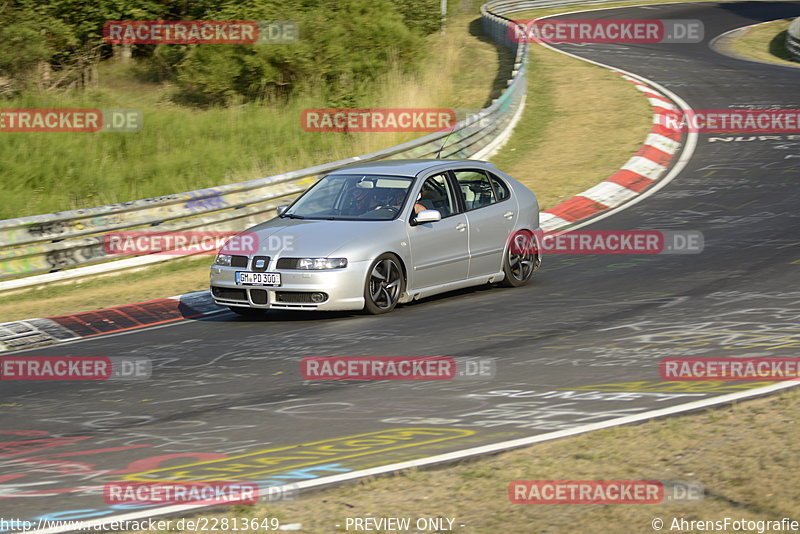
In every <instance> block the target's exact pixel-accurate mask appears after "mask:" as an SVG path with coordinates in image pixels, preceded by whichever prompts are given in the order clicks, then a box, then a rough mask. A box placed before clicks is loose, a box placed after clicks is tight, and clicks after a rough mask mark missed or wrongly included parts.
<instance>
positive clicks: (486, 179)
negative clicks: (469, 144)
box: [452, 169, 517, 277]
mask: <svg viewBox="0 0 800 534" xmlns="http://www.w3.org/2000/svg"><path fill="white" fill-rule="evenodd" d="M452 172H453V175H454V176H455V179H456V182H457V183H458V186H459V189H460V192H461V195H462V198H463V202H464V206H465V209H466V216H467V223H468V224H469V251H470V261H469V271H468V276H469V277H473V276H480V275H487V274H493V273H497V272H498V271H500V270H501V269H502V262H503V251H504V250H505V245H506V241H507V240H508V237H509V236H510V235H511V232H512V231H513V230H514V224H515V222H516V218H517V209H516V204H515V202H514V200H513V199H512V198H511V193H510V189H509V188H508V186H507V185H506V184H505V183H504V182H503V181H502V180H500V179H499V178H498V177H496V176H494V175H493V174H491V173H489V172H487V171H484V170H482V169H456V170H454V171H452Z"/></svg>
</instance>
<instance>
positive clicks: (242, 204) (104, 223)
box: [0, 6, 527, 291]
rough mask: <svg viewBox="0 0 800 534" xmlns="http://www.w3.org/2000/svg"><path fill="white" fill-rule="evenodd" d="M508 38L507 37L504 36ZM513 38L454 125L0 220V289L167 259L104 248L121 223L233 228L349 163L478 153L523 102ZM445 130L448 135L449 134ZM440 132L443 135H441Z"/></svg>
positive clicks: (128, 226) (492, 18)
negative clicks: (484, 103)
mask: <svg viewBox="0 0 800 534" xmlns="http://www.w3.org/2000/svg"><path fill="white" fill-rule="evenodd" d="M481 15H482V19H483V21H482V24H483V27H484V28H485V29H486V30H487V33H489V35H491V36H493V37H495V36H496V37H497V38H498V39H500V40H501V41H500V42H505V41H503V40H502V36H504V35H505V36H508V35H509V30H508V25H509V24H510V21H508V20H507V19H505V18H503V17H502V16H498V15H496V14H494V13H493V12H492V11H491V8H488V7H487V6H483V7H482V8H481ZM505 44H508V45H511V44H513V43H509V42H505ZM513 46H516V56H515V63H514V67H513V70H512V73H511V77H510V78H509V80H508V81H507V85H508V86H507V88H506V89H505V90H504V91H503V93H502V94H501V95H500V96H499V97H498V98H497V99H495V100H494V101H493V103H492V104H491V105H490V106H489V107H487V108H484V109H482V110H481V111H479V112H478V113H476V114H474V115H472V116H470V117H467V118H466V119H464V120H462V121H460V122H458V123H457V124H456V126H455V128H454V129H453V130H452V133H451V131H450V130H448V131H440V132H435V133H432V134H429V135H426V136H424V137H421V138H418V139H415V140H412V141H409V142H406V143H403V144H400V145H397V146H393V147H390V148H386V149H383V150H379V151H376V152H372V153H370V154H364V155H361V156H355V157H352V158H347V159H344V160H339V161H335V162H332V163H326V164H323V165H316V166H314V167H309V168H306V169H301V170H297V171H292V172H287V173H283V174H278V175H275V176H268V177H266V178H259V179H256V180H250V181H247V182H240V183H234V184H227V185H221V186H218V187H212V188H208V189H201V190H198V191H190V192H186V193H177V194H173V195H166V196H162V197H158V198H148V199H144V200H135V201H131V202H122V203H118V204H111V205H108V206H100V207H96V208H87V209H80V210H72V211H64V212H57V213H50V214H47V215H34V216H30V217H21V218H16V219H8V220H4V221H0V291H8V290H13V289H20V288H24V287H29V286H34V285H41V284H45V283H49V282H54V281H58V280H64V279H70V278H79V277H82V276H88V275H94V274H99V273H102V272H111V271H117V270H122V269H128V268H133V267H137V266H144V265H147V264H150V263H155V262H161V261H166V260H169V259H172V258H174V257H175V256H168V255H160V254H159V255H148V256H140V257H130V256H128V257H122V256H116V255H115V256H111V255H109V254H108V253H107V252H106V250H104V247H103V241H104V236H105V235H106V234H108V233H109V232H114V231H122V230H145V229H150V228H154V227H157V228H154V229H156V230H158V231H159V232H164V231H179V230H191V229H193V228H199V227H202V228H203V229H204V230H214V231H230V232H237V231H241V230H244V229H245V228H247V227H249V226H252V225H253V224H256V223H257V222H260V221H263V220H265V219H267V218H269V217H271V216H274V214H275V208H276V207H277V206H278V205H280V204H284V203H286V202H287V200H289V199H290V198H292V197H293V196H295V195H297V194H298V193H300V192H302V191H304V190H305V189H306V188H307V187H308V186H309V185H310V184H311V183H313V181H314V179H315V177H317V176H319V175H322V174H325V173H327V172H330V171H332V170H334V169H339V168H341V167H344V166H346V165H349V164H353V163H357V162H364V161H373V160H379V159H387V158H424V157H431V156H433V155H434V154H435V153H436V152H437V151H438V150H439V149H440V148H441V146H442V144H443V142H444V143H446V145H445V147H444V148H443V149H442V151H441V157H443V158H453V157H455V158H475V159H484V158H486V157H488V155H490V154H491V153H492V152H493V151H495V150H497V149H498V148H499V146H500V145H501V144H502V143H503V142H504V140H505V139H506V138H507V137H508V135H509V134H510V130H511V129H512V128H513V126H514V123H515V122H516V120H518V119H519V116H520V115H521V112H522V109H523V107H524V103H525V94H526V88H527V87H526V82H527V77H526V74H527V69H526V66H525V61H526V59H527V45H525V44H513ZM448 136H449V137H448ZM445 138H447V139H446V140H445Z"/></svg>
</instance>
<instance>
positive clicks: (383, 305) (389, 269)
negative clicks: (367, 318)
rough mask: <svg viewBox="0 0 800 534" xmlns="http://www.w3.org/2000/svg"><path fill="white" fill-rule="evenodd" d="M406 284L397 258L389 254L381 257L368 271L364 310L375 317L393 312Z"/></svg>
mask: <svg viewBox="0 0 800 534" xmlns="http://www.w3.org/2000/svg"><path fill="white" fill-rule="evenodd" d="M405 284H406V280H405V276H404V275H403V269H402V268H401V267H400V260H399V259H398V258H397V256H395V255H394V254H389V253H387V254H382V255H380V256H379V257H378V258H377V259H376V260H375V261H374V262H372V265H371V266H370V268H369V271H367V280H366V283H365V285H364V309H365V310H366V311H367V312H369V313H371V314H373V315H378V314H381V313H388V312H390V311H392V310H393V309H394V308H395V306H397V303H398V301H399V300H400V296H401V295H402V294H403V291H404V290H405Z"/></svg>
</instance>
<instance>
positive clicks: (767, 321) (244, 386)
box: [0, 2, 800, 520]
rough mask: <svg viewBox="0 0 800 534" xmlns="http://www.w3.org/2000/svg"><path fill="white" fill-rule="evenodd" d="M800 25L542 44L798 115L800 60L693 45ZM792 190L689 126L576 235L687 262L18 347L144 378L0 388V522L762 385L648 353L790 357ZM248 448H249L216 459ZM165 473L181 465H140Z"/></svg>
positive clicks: (318, 473) (691, 90) (343, 467)
mask: <svg viewBox="0 0 800 534" xmlns="http://www.w3.org/2000/svg"><path fill="white" fill-rule="evenodd" d="M799 15H800V2H774V3H762V2H744V3H737V4H728V5H718V4H713V3H702V4H674V5H663V6H648V7H632V8H624V9H613V10H599V11H592V12H589V13H582V14H580V15H570V16H572V17H577V18H589V17H600V18H618V19H646V18H671V19H700V20H702V21H704V22H705V40H704V42H702V43H698V44H643V45H609V44H604V45H583V46H578V45H561V48H562V49H563V50H565V51H567V52H570V53H573V54H577V55H580V56H582V57H585V58H588V59H592V60H594V61H598V62H602V63H605V64H608V65H611V66H613V67H615V68H620V69H624V70H626V71H629V72H632V73H635V74H638V75H641V76H644V77H646V78H648V79H650V80H652V81H654V82H656V83H658V84H660V85H662V86H663V87H665V88H667V89H668V90H670V91H672V92H673V93H675V94H676V95H678V96H679V97H681V98H682V99H683V100H685V101H686V102H687V103H688V104H689V105H690V106H691V107H692V108H694V109H724V108H729V107H733V108H742V107H748V106H759V107H781V108H793V109H800V89H798V88H799V87H800V69H796V68H791V67H782V66H772V65H766V64H760V63H755V62H747V61H742V60H738V59H733V58H730V57H727V56H723V55H721V54H719V53H717V52H715V51H713V50H712V49H710V48H709V45H708V43H709V41H710V40H711V39H713V38H714V37H716V36H718V35H720V34H722V33H724V32H726V31H728V30H731V29H734V28H738V27H742V26H746V25H750V24H754V23H758V22H762V21H767V20H773V19H778V18H785V17H789V16H799ZM608 112H609V113H614V110H609V111H608ZM588 131H590V130H589V129H587V132H588ZM595 131H596V130H595ZM587 135H588V133H587ZM628 156H629V155H628V154H620V162H624V161H625V159H626V158H627V157H628ZM532 164H534V163H532ZM564 164H565V165H568V164H569V163H568V162H565V163H564ZM603 178H605V177H604V176H598V177H597V179H598V182H599V181H600V180H602V179H603ZM798 178H800V135H794V136H792V135H787V134H775V135H759V134H753V135H750V134H737V135H722V134H699V136H698V138H697V145H696V147H695V150H694V154H693V156H692V157H691V160H690V161H689V163H688V165H687V166H686V167H685V168H684V169H683V170H682V172H680V173H679V175H678V176H677V177H675V178H674V179H673V180H672V181H671V182H670V183H669V184H667V185H666V186H665V187H664V188H662V189H660V190H659V191H657V192H656V193H655V194H653V195H651V196H648V197H647V198H645V199H643V200H642V201H640V202H638V203H636V204H635V205H633V206H631V207H630V208H628V209H625V210H623V211H621V212H619V213H616V214H614V215H612V216H609V217H604V218H602V219H599V220H597V221H596V222H595V223H593V224H591V225H590V226H589V228H590V229H593V230H635V229H656V230H680V231H701V232H703V235H704V241H705V249H704V251H703V252H702V253H701V254H696V255H636V256H620V255H570V256H566V255H559V256H556V255H551V256H548V257H546V258H545V262H544V265H543V268H542V269H541V270H540V271H539V272H538V273H537V274H536V275H535V279H534V282H532V283H531V284H530V285H528V286H526V287H524V288H521V289H502V288H488V287H487V288H480V289H475V290H468V291H459V292H456V293H452V294H448V295H446V296H442V297H437V298H431V299H426V300H424V301H421V302H419V303H415V304H411V305H406V306H403V307H401V308H399V309H397V310H395V311H394V312H393V313H391V314H388V315H383V316H375V317H372V316H365V315H360V314H336V315H325V314H300V313H297V314H289V313H271V314H269V315H268V316H267V317H266V318H265V319H257V320H249V319H244V318H240V317H238V316H236V315H234V314H233V313H229V312H227V311H225V312H221V313H219V314H216V315H212V316H209V317H206V318H202V319H198V320H186V321H181V322H179V323H175V324H171V325H168V326H162V327H154V328H147V329H143V330H137V331H133V332H128V333H123V334H115V335H109V336H101V337H96V338H91V339H86V340H83V341H80V342H75V343H67V344H63V345H58V346H53V347H50V348H43V349H37V350H29V351H25V352H24V353H22V354H25V355H36V356H127V357H131V356H146V357H149V358H151V359H152V361H153V374H152V377H151V378H150V379H149V380H143V381H102V382H8V381H6V382H3V384H2V388H0V406H2V430H1V431H0V432H1V433H2V434H3V436H2V438H1V439H0V441H2V443H0V457H1V458H2V459H3V461H2V470H1V471H0V499H2V501H0V508H1V509H2V510H3V514H2V515H3V516H5V517H16V518H20V519H30V520H36V519H38V518H42V517H45V518H47V519H54V520H55V519H108V518H111V517H118V516H121V515H125V514H132V513H136V514H138V515H145V516H146V515H149V514H152V513H154V509H153V508H147V507H142V508H138V509H137V508H132V507H127V508H125V507H118V508H113V507H111V506H109V505H108V504H105V502H104V499H103V494H102V486H103V484H104V483H106V482H111V481H119V480H123V479H125V478H126V477H132V478H134V479H137V480H173V479H177V478H175V477H186V476H197V477H198V478H199V479H203V480H205V479H207V478H208V477H209V474H210V473H223V474H224V476H225V477H227V479H228V480H231V479H235V480H237V481H259V483H261V484H263V485H270V484H280V483H282V482H292V481H298V480H311V479H314V478H321V477H325V476H328V475H336V474H342V473H350V472H355V471H358V470H360V469H364V468H370V467H376V466H383V465H388V464H393V463H397V462H402V461H406V460H413V459H418V458H424V457H428V456H433V455H436V454H441V453H446V452H451V451H457V450H462V449H468V448H471V447H476V446H480V445H486V444H491V443H496V442H501V441H506V440H512V439H516V438H523V437H528V436H536V435H544V434H547V433H551V432H553V431H559V430H570V429H576V428H580V427H582V426H584V425H587V424H589V423H597V422H602V421H608V420H612V419H616V418H620V417H623V416H631V415H633V416H635V415H637V414H642V413H645V412H648V411H651V410H656V409H663V408H670V407H674V406H678V405H681V404H685V403H688V402H693V401H698V400H706V399H710V398H712V397H716V396H720V395H727V394H731V393H736V392H740V391H746V390H749V389H752V388H754V387H761V386H764V385H765V384H764V383H763V382H762V383H753V382H749V383H748V382H745V383H742V382H716V383H713V384H710V385H709V384H708V383H703V384H700V385H697V384H692V383H690V382H677V383H676V382H670V383H667V382H662V381H661V379H660V378H659V372H658V362H659V360H660V359H661V358H663V357H665V356H726V357H730V356H744V355H750V356H763V355H769V356H797V353H798V349H800V284H798V281H799V280H800V276H798V272H799V271H800V238H798V235H800V210H798V204H799V203H800V191H798V184H797V180H798ZM10 354H14V353H10ZM307 356H452V357H455V358H463V357H475V358H492V359H494V361H495V364H496V376H495V377H494V378H485V377H484V378H473V379H463V380H451V381H417V382H411V381H392V382H353V381H350V382H321V381H320V382H306V381H304V380H303V379H302V378H301V376H300V367H299V361H300V359H301V358H303V357H307ZM398 429H407V431H406V432H397V430H398ZM373 433H377V434H374V435H372V436H362V437H360V438H359V439H360V440H363V441H362V445H363V446H362V447H361V448H359V449H358V451H357V452H352V450H353V449H348V451H351V452H333V453H331V452H328V453H327V454H322V453H321V452H319V451H320V450H321V447H319V446H308V447H303V448H302V449H300V448H295V449H288V450H289V451H290V452H292V451H294V452H298V451H306V454H308V460H307V461H306V460H298V459H296V456H295V457H292V455H291V454H286V450H287V449H284V450H283V451H277V452H276V451H272V452H270V451H271V450H272V449H276V448H281V447H289V446H298V445H302V444H310V443H315V442H319V441H323V440H338V439H339V438H349V437H352V436H361V435H364V434H373ZM330 443H331V444H336V443H340V442H338V441H331V442H330ZM351 443H352V442H351ZM345 449H346V448H344V447H342V448H337V447H336V446H331V447H328V448H327V449H326V450H328V451H344V450H345ZM259 451H262V452H259ZM309 451H311V452H309ZM315 451H316V452H315ZM247 453H258V454H251V455H250V456H248V457H247V461H244V460H242V459H240V460H237V461H233V460H231V461H229V462H227V463H226V461H225V459H226V458H230V457H233V456H236V455H241V454H247ZM314 454H317V455H316V456H315V455H314ZM293 458H294V459H293ZM256 459H261V460H263V461H262V462H261V463H260V464H259V463H258V462H255V461H251V460H256ZM268 460H269V461H268ZM237 462H238V463H237ZM184 464H197V465H194V466H192V467H188V468H186V469H182V470H180V471H177V470H169V469H167V470H164V471H159V472H157V473H155V474H153V473H148V472H149V471H152V470H154V469H164V468H170V467H175V466H178V465H184ZM234 464H237V465H234ZM259 465H260V466H261V467H258V466H259ZM220 476H222V475H220ZM203 477H205V478H203ZM301 498H302V495H301Z"/></svg>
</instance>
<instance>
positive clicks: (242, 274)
mask: <svg viewBox="0 0 800 534" xmlns="http://www.w3.org/2000/svg"><path fill="white" fill-rule="evenodd" d="M236 283H237V284H247V285H252V286H279V285H281V273H250V272H246V271H236Z"/></svg>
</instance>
